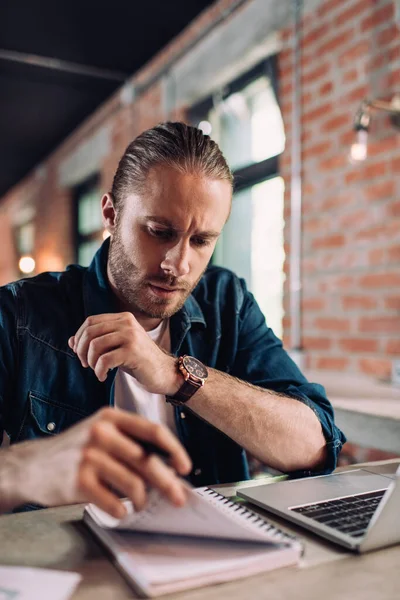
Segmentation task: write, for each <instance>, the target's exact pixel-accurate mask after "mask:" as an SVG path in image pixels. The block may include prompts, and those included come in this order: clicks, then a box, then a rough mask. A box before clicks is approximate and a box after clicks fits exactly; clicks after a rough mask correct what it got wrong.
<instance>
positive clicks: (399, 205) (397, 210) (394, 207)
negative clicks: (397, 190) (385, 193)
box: [386, 200, 400, 217]
mask: <svg viewBox="0 0 400 600" xmlns="http://www.w3.org/2000/svg"><path fill="white" fill-rule="evenodd" d="M386 212H387V215H388V216H389V217H400V200H396V202H391V203H390V204H389V206H388V207H387V209H386Z"/></svg>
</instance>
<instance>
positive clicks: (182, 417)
mask: <svg viewBox="0 0 400 600" xmlns="http://www.w3.org/2000/svg"><path fill="white" fill-rule="evenodd" d="M179 416H180V418H181V419H186V415H185V413H184V412H183V410H182V411H181V413H180V414H179Z"/></svg>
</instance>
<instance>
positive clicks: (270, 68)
mask: <svg viewBox="0 0 400 600" xmlns="http://www.w3.org/2000/svg"><path fill="white" fill-rule="evenodd" d="M263 75H265V76H267V77H268V78H269V80H270V82H271V86H272V90H273V92H274V94H275V98H276V102H277V104H278V106H280V103H279V93H278V57H277V55H276V54H274V55H272V56H270V57H268V58H267V59H264V60H262V61H261V62H259V63H258V64H257V65H255V66H254V67H253V68H251V69H250V70H249V71H247V72H246V73H244V74H243V75H240V77H238V78H237V79H235V80H233V81H232V82H231V83H229V84H227V85H226V86H224V87H223V89H222V90H220V92H219V93H220V98H221V100H225V99H226V98H228V96H231V95H232V94H235V93H237V92H240V91H241V90H243V88H245V87H247V86H248V85H250V84H251V83H252V82H253V81H255V80H256V79H259V78H260V77H262V76H263ZM213 106H214V95H213V94H212V95H210V96H208V97H207V98H205V99H203V100H201V101H200V102H198V103H197V104H195V105H194V106H192V107H191V108H190V109H189V111H188V119H189V122H190V123H191V124H193V125H195V126H197V125H198V123H200V121H204V120H207V119H208V114H209V112H210V110H211V109H212V108H213ZM280 156H281V154H277V155H276V156H272V157H270V158H266V159H265V160H262V161H260V162H253V163H251V164H249V165H246V166H245V167H241V168H240V169H235V170H233V178H234V190H233V193H234V194H235V192H239V191H242V190H244V189H246V188H249V187H252V186H253V185H256V184H257V183H261V182H262V181H266V180H267V179H272V178H273V177H279V175H280V173H279V158H280Z"/></svg>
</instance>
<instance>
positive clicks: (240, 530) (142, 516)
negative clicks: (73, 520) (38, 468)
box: [86, 488, 288, 543]
mask: <svg viewBox="0 0 400 600" xmlns="http://www.w3.org/2000/svg"><path fill="white" fill-rule="evenodd" d="M207 490H208V488H197V489H190V488H188V490H187V494H188V496H187V502H186V504H185V506H184V507H182V508H177V507H175V506H173V505H172V504H171V503H170V502H168V500H166V499H165V497H164V496H162V495H161V494H160V492H158V490H155V489H153V490H151V491H150V493H149V499H148V503H147V506H146V508H145V509H144V510H142V511H140V512H135V511H134V509H133V507H132V503H131V502H130V501H124V504H125V507H126V508H127V512H128V514H127V516H126V517H124V518H123V519H121V520H119V519H114V518H113V517H111V516H110V515H108V514H107V513H105V512H104V511H102V510H100V509H99V508H97V507H96V506H94V505H93V504H89V505H88V506H87V507H86V510H87V511H88V513H89V514H90V516H91V517H92V518H93V519H94V520H95V522H96V523H97V524H98V525H100V526H102V527H107V528H111V529H123V530H131V531H145V532H147V533H167V534H177V535H191V536H198V537H211V538H222V539H233V540H236V541H239V540H240V541H248V542H271V543H279V542H280V541H283V540H282V539H281V534H280V533H279V532H278V531H277V530H276V529H275V528H273V529H270V530H268V531H267V530H266V529H265V528H262V527H260V526H259V525H255V523H254V522H255V521H258V520H259V517H258V515H254V516H253V517H250V518H247V517H248V515H245V516H243V515H242V512H243V511H244V510H245V509H243V508H240V507H239V506H238V507H237V511H234V510H232V508H231V507H228V506H226V505H225V504H224V503H223V502H221V499H218V498H213V497H212V496H211V495H209V494H208V493H207ZM208 491H209V490H208ZM285 541H286V542H287V541H288V540H285Z"/></svg>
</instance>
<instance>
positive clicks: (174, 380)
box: [165, 356, 184, 396]
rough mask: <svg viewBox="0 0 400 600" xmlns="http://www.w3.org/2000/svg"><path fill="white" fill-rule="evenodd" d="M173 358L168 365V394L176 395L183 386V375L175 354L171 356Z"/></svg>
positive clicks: (166, 393)
mask: <svg viewBox="0 0 400 600" xmlns="http://www.w3.org/2000/svg"><path fill="white" fill-rule="evenodd" d="M170 358H171V359H172V360H171V362H170V364H169V366H168V373H169V377H168V386H166V392H165V395H166V396H174V395H175V394H176V393H177V392H178V391H179V390H180V388H181V387H182V384H183V381H184V379H183V375H182V373H181V372H180V371H179V369H178V359H177V358H176V357H174V356H171V357H170Z"/></svg>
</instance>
